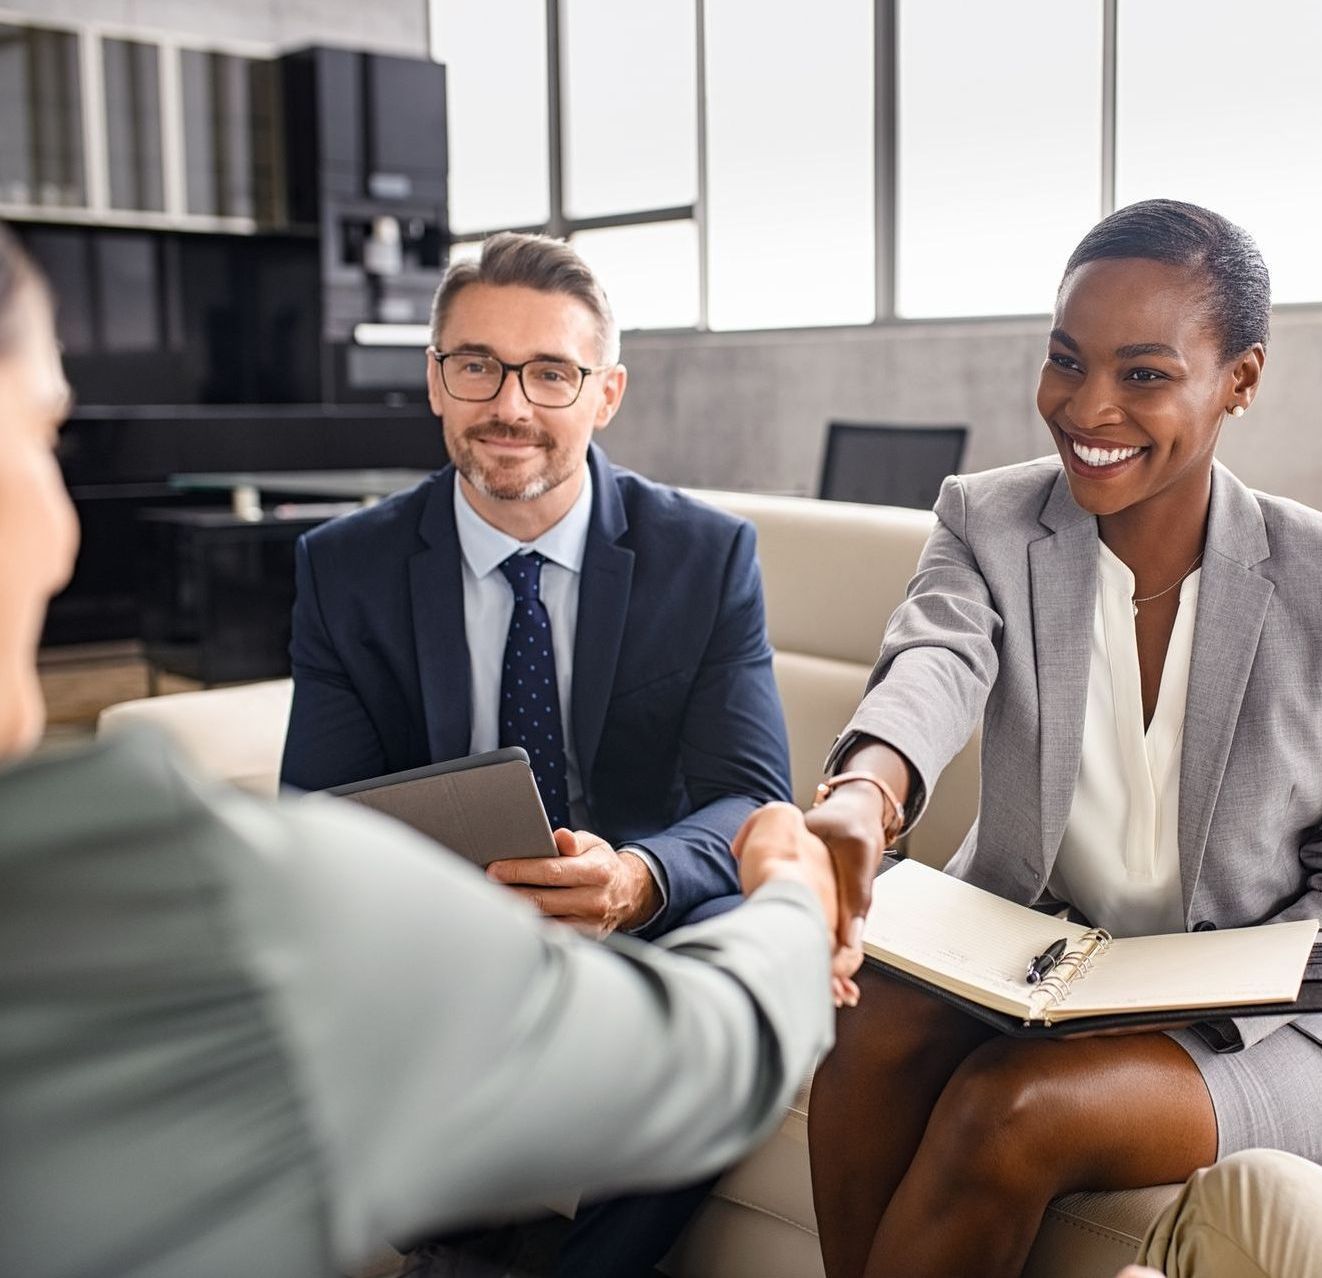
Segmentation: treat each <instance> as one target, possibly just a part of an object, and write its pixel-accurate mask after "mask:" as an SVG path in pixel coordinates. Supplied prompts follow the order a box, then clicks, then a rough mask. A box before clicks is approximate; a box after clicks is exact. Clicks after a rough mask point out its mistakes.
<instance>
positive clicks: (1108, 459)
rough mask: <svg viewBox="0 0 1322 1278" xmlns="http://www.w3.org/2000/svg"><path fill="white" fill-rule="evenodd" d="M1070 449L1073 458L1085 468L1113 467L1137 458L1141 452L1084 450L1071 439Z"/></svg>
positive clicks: (1129, 449) (1116, 449)
mask: <svg viewBox="0 0 1322 1278" xmlns="http://www.w3.org/2000/svg"><path fill="white" fill-rule="evenodd" d="M1070 447H1071V448H1073V449H1074V455H1075V457H1077V458H1078V459H1079V460H1080V461H1081V462H1083V463H1084V465H1085V466H1114V465H1115V463H1116V462H1119V461H1125V460H1126V459H1127V458H1130V457H1137V456H1138V455H1139V453H1141V452H1142V451H1143V450H1142V449H1141V448H1085V447H1084V445H1082V444H1080V443H1079V442H1078V441H1077V440H1073V439H1071V440H1070Z"/></svg>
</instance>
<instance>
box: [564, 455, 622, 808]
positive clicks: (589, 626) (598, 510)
mask: <svg viewBox="0 0 1322 1278" xmlns="http://www.w3.org/2000/svg"><path fill="white" fill-rule="evenodd" d="M588 465H589V466H590V467H591V468H592V523H591V525H590V527H589V529H588V541H587V546H586V548H585V550H584V552H583V574H582V579H581V580H580V582H579V586H578V630H577V633H576V634H575V638H574V682H573V692H572V694H571V695H572V701H573V706H572V710H571V713H570V723H571V726H572V728H573V732H574V752H575V755H576V756H577V758H578V769H579V775H580V776H581V777H582V779H583V789H584V793H585V795H588V796H590V793H591V790H590V784H589V783H590V779H591V776H592V765H593V762H594V761H595V759H596V756H597V746H598V745H599V744H600V742H601V730H602V726H603V725H604V724H605V722H606V707H607V705H608V704H609V702H610V695H611V690H612V689H613V688H614V686H615V668H616V665H617V664H618V662H619V657H620V643H621V641H622V640H623V638H624V623H625V620H626V619H627V617H628V613H629V590H630V586H631V583H632V580H633V551H632V550H628V549H626V548H625V547H623V546H619V545H616V543H617V542H618V541H619V539H620V538H621V537H622V536H624V533H625V531H626V530H627V529H628V527H629V521H628V519H627V518H626V516H625V513H624V503H623V502H622V501H621V500H620V494H619V490H618V488H617V487H616V485H615V477H614V476H613V475H612V474H611V471H610V467H609V465H608V464H607V463H606V461H605V458H604V456H603V455H602V453H601V452H600V450H598V449H597V447H596V446H595V445H593V447H592V448H591V449H589V451H588Z"/></svg>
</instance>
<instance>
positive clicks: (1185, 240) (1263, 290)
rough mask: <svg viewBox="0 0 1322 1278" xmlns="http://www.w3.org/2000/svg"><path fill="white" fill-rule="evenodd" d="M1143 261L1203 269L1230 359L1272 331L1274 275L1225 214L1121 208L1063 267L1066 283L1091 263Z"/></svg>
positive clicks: (1156, 204)
mask: <svg viewBox="0 0 1322 1278" xmlns="http://www.w3.org/2000/svg"><path fill="white" fill-rule="evenodd" d="M1115 257H1137V258H1143V259H1146V260H1147V261H1151V262H1165V263H1167V264H1168V265H1170V266H1187V267H1189V268H1191V269H1195V270H1199V271H1202V272H1203V274H1204V275H1205V276H1206V279H1207V299H1206V304H1207V310H1208V318H1209V320H1210V322H1211V324H1212V327H1213V329H1214V330H1215V332H1216V333H1217V335H1218V336H1219V338H1220V340H1221V355H1222V358H1223V359H1230V358H1231V357H1232V356H1235V355H1238V354H1239V353H1240V352H1241V351H1246V350H1248V348H1249V347H1250V346H1253V345H1254V344H1255V343H1258V342H1261V343H1262V344H1263V345H1266V342H1267V334H1268V331H1269V329H1270V327H1271V277H1270V276H1269V275H1268V273H1267V264H1266V263H1265V262H1264V261H1263V260H1262V254H1261V253H1260V252H1259V251H1258V246H1257V245H1256V244H1255V243H1254V242H1253V237H1252V236H1251V235H1250V234H1249V233H1248V232H1247V231H1245V230H1243V229H1242V228H1241V227H1238V226H1236V225H1235V224H1234V223H1233V222H1230V221H1228V220H1227V219H1226V218H1224V217H1222V216H1221V215H1220V214H1219V213H1213V212H1212V211H1211V210H1210V209H1205V208H1200V207H1199V206H1198V205H1197V204H1185V203H1184V202H1183V201H1181V200H1143V201H1141V202H1140V203H1138V204H1131V205H1129V206H1128V207H1127V208H1123V209H1117V210H1116V211H1115V212H1114V213H1112V214H1111V215H1110V217H1106V218H1103V219H1102V220H1101V221H1100V222H1098V223H1097V225H1096V226H1094V227H1093V228H1092V230H1091V231H1089V232H1088V234H1087V235H1085V236H1084V237H1083V239H1082V240H1080V241H1079V246H1078V248H1076V249H1075V250H1074V252H1073V253H1071V254H1070V260H1069V261H1068V262H1067V263H1066V265H1065V274H1064V276H1063V277H1062V279H1061V287H1062V288H1063V287H1064V285H1065V281H1066V280H1068V279H1069V277H1070V276H1071V275H1072V274H1073V273H1074V272H1075V271H1076V270H1078V269H1079V267H1081V266H1084V265H1085V264H1087V263H1088V262H1096V261H1100V260H1101V259H1103V258H1115Z"/></svg>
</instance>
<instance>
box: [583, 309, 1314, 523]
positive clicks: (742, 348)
mask: <svg viewBox="0 0 1322 1278" xmlns="http://www.w3.org/2000/svg"><path fill="white" fill-rule="evenodd" d="M1046 330H1047V323H1046V321H1045V319H1044V318H1042V317H1038V318H1032V319H1014V320H989V321H985V322H983V321H964V322H960V323H924V324H896V325H890V326H886V327H878V328H869V329H817V330H811V331H808V330H804V331H798V332H775V333H719V334H715V333H692V334H651V335H648V334H639V333H634V334H626V335H625V338H624V354H623V358H624V361H625V363H626V364H627V365H628V367H629V390H628V394H627V397H626V399H625V403H624V407H623V408H622V409H621V411H620V414H619V416H618V417H617V418H616V420H615V421H614V422H613V423H612V424H611V426H610V429H609V430H608V431H607V432H606V434H605V435H604V436H603V437H602V441H601V442H602V443H603V445H604V446H605V447H606V448H607V449H608V451H609V452H610V455H611V457H612V458H613V459H614V460H616V461H618V462H620V463H622V464H623V465H626V466H631V467H633V468H635V469H637V470H640V471H643V472H644V473H646V474H649V475H651V476H653V477H654V478H656V479H661V480H665V481H667V482H670V483H676V484H691V485H696V486H700V487H713V488H736V489H765V490H771V491H786V492H809V491H813V490H814V489H815V486H816V481H817V473H818V468H819V466H820V464H821V448H822V441H823V436H824V430H825V423H826V422H827V420H828V419H830V418H840V419H845V420H857V421H890V422H905V423H909V422H916V423H923V422H930V423H933V424H938V423H945V422H966V423H967V424H968V425H969V427H970V431H969V450H968V455H967V458H966V460H965V469H967V470H982V469H984V468H986V467H990V466H1001V465H1005V464H1007V463H1010V462H1016V461H1023V460H1025V459H1026V458H1029V457H1036V456H1038V455H1040V454H1042V453H1044V452H1047V451H1048V450H1049V448H1050V441H1049V439H1048V436H1047V433H1046V427H1045V426H1044V425H1043V424H1042V421H1041V419H1040V418H1039V417H1038V415H1037V410H1036V408H1035V407H1034V395H1035V392H1036V388H1037V374H1038V369H1039V367H1040V365H1041V362H1042V358H1043V354H1044V352H1045V349H1046ZM1220 455H1221V458H1222V460H1223V461H1224V462H1225V463H1226V464H1227V465H1228V466H1229V467H1230V468H1231V469H1232V470H1234V471H1235V472H1236V474H1238V475H1239V476H1240V477H1241V478H1242V479H1243V480H1244V481H1245V482H1246V483H1248V484H1250V485H1252V486H1253V487H1255V488H1262V489H1266V490H1267V491H1270V492H1275V493H1280V494H1282V495H1284V496H1288V497H1294V498H1296V499H1297V500H1299V501H1303V502H1306V503H1308V504H1309V505H1311V506H1317V507H1322V308H1311V307H1310V308H1306V309H1305V308H1298V309H1288V310H1284V311H1279V312H1277V314H1276V316H1275V318H1274V321H1273V339H1272V342H1271V345H1270V347H1269V350H1268V359H1267V370H1266V375H1265V380H1264V386H1263V390H1262V393H1261V395H1259V397H1258V399H1257V400H1256V402H1255V403H1254V405H1253V407H1252V408H1251V409H1250V410H1249V412H1248V414H1247V415H1246V416H1245V417H1243V418H1242V419H1240V420H1239V421H1228V422H1227V424H1226V427H1225V430H1224V431H1223V433H1222V438H1221V449H1220Z"/></svg>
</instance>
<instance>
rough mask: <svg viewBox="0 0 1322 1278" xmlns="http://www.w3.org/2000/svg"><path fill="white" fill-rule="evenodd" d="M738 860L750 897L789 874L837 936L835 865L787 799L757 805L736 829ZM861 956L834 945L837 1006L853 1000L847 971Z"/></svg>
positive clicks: (854, 995)
mask: <svg viewBox="0 0 1322 1278" xmlns="http://www.w3.org/2000/svg"><path fill="white" fill-rule="evenodd" d="M731 851H733V853H734V855H735V857H736V858H737V859H738V861H739V881H740V884H741V886H742V887H743V889H744V895H745V896H750V895H752V893H753V892H755V891H757V889H758V888H759V887H761V886H762V884H763V883H769V882H771V881H773V880H774V879H792V880H793V881H794V882H796V883H803V884H806V885H807V886H808V887H810V888H811V889H812V890H813V891H814V892H815V893H816V894H817V899H818V901H819V902H820V903H821V906H822V914H823V915H824V916H825V918H826V930H827V931H828V932H830V933H831V934H832V936H834V935H836V933H837V931H838V918H839V893H838V889H837V886H836V875H835V869H834V867H833V865H832V862H831V856H830V853H828V852H827V850H826V845H825V844H824V843H823V842H822V841H821V839H819V838H817V837H816V836H815V835H813V834H812V833H811V831H809V829H808V827H807V825H806V824H805V822H804V818H803V813H802V812H800V811H799V809H798V808H796V807H793V806H792V805H791V804H788V803H768V804H766V806H765V807H761V808H759V809H758V810H757V811H756V812H754V813H753V815H752V816H750V817H749V818H748V820H747V821H745V822H744V823H743V825H742V826H741V827H740V829H739V833H738V834H736V835H735V837H734V844H733V845H732V847H731ZM861 961H862V953H861V951H860V952H859V953H858V954H857V955H855V954H854V953H852V952H847V951H845V950H844V949H842V948H841V947H840V946H839V945H838V944H837V945H836V947H835V953H834V955H833V957H832V960H831V986H832V993H833V995H834V997H835V1002H836V1006H837V1007H839V1006H840V1005H841V1004H842V1003H848V1004H849V1005H850V1006H853V1004H855V1003H857V1002H858V988H857V986H855V984H854V982H853V981H852V980H850V979H849V978H850V976H852V974H853V973H854V972H855V971H856V970H857V969H858V965H859V963H860V962H861Z"/></svg>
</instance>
